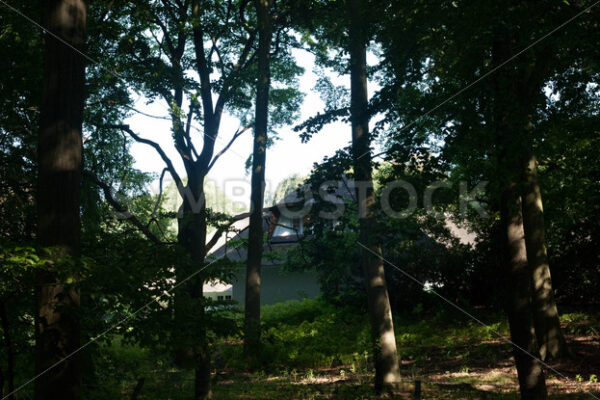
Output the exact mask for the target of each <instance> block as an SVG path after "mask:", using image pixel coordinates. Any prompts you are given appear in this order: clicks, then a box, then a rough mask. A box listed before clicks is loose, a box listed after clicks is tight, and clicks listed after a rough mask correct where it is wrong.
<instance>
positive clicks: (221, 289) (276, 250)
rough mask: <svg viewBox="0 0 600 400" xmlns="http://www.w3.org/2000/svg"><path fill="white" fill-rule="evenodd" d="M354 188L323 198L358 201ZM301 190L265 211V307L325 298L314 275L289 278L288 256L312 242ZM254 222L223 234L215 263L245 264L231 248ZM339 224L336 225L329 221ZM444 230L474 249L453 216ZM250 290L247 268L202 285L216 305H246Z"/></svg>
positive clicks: (344, 186)
mask: <svg viewBox="0 0 600 400" xmlns="http://www.w3.org/2000/svg"><path fill="white" fill-rule="evenodd" d="M355 190H356V187H355V185H354V182H353V181H351V180H348V179H347V178H345V177H344V178H342V179H341V180H339V181H338V182H336V184H335V185H333V187H332V188H330V189H329V191H328V192H327V194H325V193H322V195H325V196H326V198H324V199H325V201H326V202H328V203H330V204H331V205H332V206H333V208H335V206H337V205H341V204H342V203H346V202H347V201H348V200H349V199H353V198H355ZM301 192H302V188H300V189H298V190H296V191H294V192H292V193H291V194H289V195H288V196H286V197H285V198H284V199H283V200H282V201H281V202H279V203H278V204H276V205H275V206H273V207H269V208H266V209H264V214H263V232H265V233H266V234H267V241H266V243H265V244H264V248H263V262H262V268H261V304H274V303H278V302H283V301H287V300H300V299H303V298H313V297H316V296H319V295H320V294H321V288H320V284H319V281H318V277H317V274H316V272H314V271H303V272H291V271H286V270H284V268H283V262H284V260H285V252H286V251H287V250H288V249H290V248H292V247H294V246H296V245H298V244H299V242H300V240H310V238H311V235H310V232H308V231H307V230H306V229H305V224H306V222H307V221H308V211H309V208H310V207H311V206H312V205H314V200H313V199H312V198H311V196H312V194H310V193H307V195H302V194H301ZM249 222H250V218H249V217H245V218H243V219H240V220H239V221H237V222H235V223H234V224H233V225H232V226H231V228H230V230H229V231H228V232H225V233H224V234H223V235H222V237H221V238H219V241H218V242H217V244H216V245H215V246H214V247H213V249H214V250H213V251H212V252H211V253H210V254H209V255H210V256H212V257H214V258H224V257H227V258H229V259H230V260H232V261H240V262H242V263H244V265H245V261H246V256H247V250H246V249H245V248H237V247H234V246H232V245H230V243H229V242H230V241H231V240H234V239H239V238H241V239H247V238H248V228H249ZM331 222H332V224H335V220H333V219H332V220H331ZM444 224H445V226H446V228H447V229H448V231H449V232H450V235H451V236H452V237H454V238H456V239H458V240H459V242H460V243H462V244H471V245H472V244H474V242H475V234H474V233H472V232H470V231H469V230H467V229H464V228H461V227H459V226H457V225H456V224H455V223H454V222H453V221H452V219H451V218H450V216H444ZM422 240H423V241H434V242H438V243H439V244H444V245H446V246H448V245H449V244H448V243H446V242H444V241H442V240H440V238H436V237H435V235H430V234H427V233H425V232H423V238H422ZM245 285H246V268H245V266H244V267H240V268H238V269H236V271H235V273H234V279H233V282H232V283H231V284H226V283H223V282H209V283H206V284H205V285H204V293H205V296H206V297H209V298H211V299H213V300H235V301H236V302H238V304H240V305H242V306H243V304H244V298H245Z"/></svg>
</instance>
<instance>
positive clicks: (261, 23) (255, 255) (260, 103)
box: [244, 0, 272, 360]
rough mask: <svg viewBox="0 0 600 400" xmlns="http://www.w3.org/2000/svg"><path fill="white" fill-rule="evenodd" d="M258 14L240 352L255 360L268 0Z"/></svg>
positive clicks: (269, 33)
mask: <svg viewBox="0 0 600 400" xmlns="http://www.w3.org/2000/svg"><path fill="white" fill-rule="evenodd" d="M255 3H256V12H257V15H258V35H259V39H258V83H257V91H256V110H255V121H254V148H253V152H252V193H251V199H250V207H251V211H250V227H249V232H248V260H247V269H246V298H245V319H244V353H245V355H246V357H248V358H249V359H254V360H257V359H258V357H259V355H260V266H261V261H262V252H263V234H264V233H263V217H262V213H263V202H264V194H265V162H266V153H267V133H268V132H267V124H268V117H269V86H270V60H269V58H270V56H269V54H270V51H271V37H272V27H271V17H270V10H269V9H270V6H271V1H270V0H256V1H255Z"/></svg>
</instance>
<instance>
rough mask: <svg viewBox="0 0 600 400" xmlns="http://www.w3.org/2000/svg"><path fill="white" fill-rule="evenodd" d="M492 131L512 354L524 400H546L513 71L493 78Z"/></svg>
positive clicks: (499, 49)
mask: <svg viewBox="0 0 600 400" xmlns="http://www.w3.org/2000/svg"><path fill="white" fill-rule="evenodd" d="M511 46H512V41H511V32H509V31H504V32H498V35H497V39H496V40H495V41H494V43H493V47H492V60H493V63H494V65H499V64H500V63H501V62H503V61H505V60H507V59H508V58H509V57H510V56H511V55H512V54H513V51H512V47H511ZM494 83H495V87H494V98H493V114H494V115H493V127H494V129H495V135H496V136H495V142H496V143H495V145H496V151H497V153H496V155H497V165H496V166H497V176H496V177H497V179H498V180H499V183H500V187H499V197H500V224H501V228H502V235H503V236H502V239H503V240H502V245H503V254H502V256H503V257H502V258H503V260H502V261H503V265H504V266H503V270H504V271H503V272H504V273H503V278H504V282H505V285H506V288H505V290H506V293H507V298H506V312H507V314H508V322H509V327H510V336H511V340H512V342H513V343H514V345H513V354H514V358H515V365H516V368H517V374H518V379H519V387H520V390H521V398H522V399H524V400H545V399H547V398H548V394H547V391H546V380H545V377H544V371H543V369H542V366H541V364H540V362H539V361H538V360H537V359H536V357H539V353H538V345H537V340H536V337H535V329H534V323H533V308H532V303H531V302H532V300H531V299H532V287H531V273H530V269H529V263H528V260H527V249H526V245H525V232H524V230H523V213H522V204H521V190H520V189H521V188H520V186H519V185H518V184H517V182H521V181H522V176H523V174H522V170H521V168H520V161H521V160H522V158H521V156H522V154H523V149H524V148H526V144H525V140H526V138H524V137H522V136H519V135H518V133H519V132H523V127H524V126H526V125H525V123H524V122H523V121H525V120H526V118H527V117H526V115H525V112H524V110H523V109H522V108H520V107H519V100H520V94H521V93H520V92H519V80H518V79H516V78H515V76H514V73H513V71H511V70H509V69H503V70H501V71H499V72H498V73H497V74H496V75H495V77H494Z"/></svg>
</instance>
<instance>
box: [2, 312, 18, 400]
mask: <svg viewBox="0 0 600 400" xmlns="http://www.w3.org/2000/svg"><path fill="white" fill-rule="evenodd" d="M0 322H1V324H2V333H3V335H4V347H5V348H6V375H7V376H6V377H4V375H3V374H2V371H1V370H0V397H2V398H4V394H3V393H4V392H3V389H4V382H5V381H6V380H8V393H10V394H9V395H8V396H7V399H8V400H15V396H14V393H13V392H14V391H15V349H14V348H13V343H12V339H11V336H10V324H9V322H8V315H7V314H6V304H4V302H0Z"/></svg>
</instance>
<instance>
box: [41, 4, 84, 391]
mask: <svg viewBox="0 0 600 400" xmlns="http://www.w3.org/2000/svg"><path fill="white" fill-rule="evenodd" d="M47 7H48V8H47V10H46V17H45V20H46V27H47V28H48V29H49V30H50V31H51V32H53V33H54V34H55V35H57V36H58V38H60V40H59V39H58V38H55V37H54V36H51V35H47V36H46V38H45V44H44V47H45V49H44V63H45V64H44V82H43V88H44V89H43V100H42V106H41V113H40V134H39V138H38V192H37V207H38V237H37V240H38V244H39V246H41V247H43V248H46V249H47V251H48V252H49V254H50V257H51V258H52V259H53V260H54V263H52V264H49V265H48V266H47V267H45V268H42V269H41V270H40V271H39V272H38V277H37V284H36V297H37V306H36V310H37V311H36V372H37V373H38V374H39V373H43V374H42V375H41V376H40V377H39V378H38V379H37V380H36V382H35V384H36V386H35V398H36V399H40V400H41V399H57V398H62V399H79V398H80V368H79V365H78V360H77V357H69V358H68V359H67V360H64V361H62V360H63V359H64V358H65V357H67V356H70V355H71V353H73V352H74V351H75V350H77V349H78V348H79V345H80V337H79V336H80V328H79V315H78V313H79V307H80V294H79V291H78V289H77V287H76V286H74V283H75V282H77V279H78V276H79V273H80V272H79V271H77V270H76V269H75V268H73V267H74V266H75V265H77V258H78V256H79V255H80V217H79V207H80V190H81V189H80V185H81V168H82V137H81V131H82V124H83V101H84V81H85V78H84V72H85V62H84V58H83V57H82V56H81V54H78V53H76V52H74V51H73V49H72V48H70V47H69V46H73V47H74V48H76V49H78V50H79V51H82V50H83V49H84V47H85V41H86V14H87V4H86V2H85V1H83V0H80V1H75V2H73V1H65V0H54V1H50V2H49V3H48V5H47ZM63 41H64V42H66V43H63ZM66 44H68V45H66ZM58 361H62V365H61V367H60V368H52V367H53V365H54V364H55V363H56V362H58ZM49 368H51V369H49Z"/></svg>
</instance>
